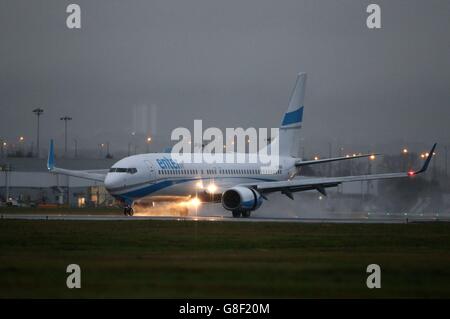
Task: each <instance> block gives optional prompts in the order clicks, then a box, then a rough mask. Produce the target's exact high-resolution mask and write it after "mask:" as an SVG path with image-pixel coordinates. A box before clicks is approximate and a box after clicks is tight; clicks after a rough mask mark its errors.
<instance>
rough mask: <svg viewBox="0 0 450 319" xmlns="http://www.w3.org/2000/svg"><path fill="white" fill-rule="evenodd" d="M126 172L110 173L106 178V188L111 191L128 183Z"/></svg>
mask: <svg viewBox="0 0 450 319" xmlns="http://www.w3.org/2000/svg"><path fill="white" fill-rule="evenodd" d="M124 175H125V174H118V173H108V174H106V178H105V188H106V189H107V190H108V191H109V192H111V191H114V190H116V189H117V188H120V187H123V186H125V184H126V177H125V176H124Z"/></svg>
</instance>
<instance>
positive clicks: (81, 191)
mask: <svg viewBox="0 0 450 319" xmlns="http://www.w3.org/2000/svg"><path fill="white" fill-rule="evenodd" d="M114 162H115V160H111V159H58V163H61V165H63V166H64V167H70V168H73V169H87V168H89V169H105V168H106V169H107V168H109V167H110V166H111V165H112V164H113V163H114ZM7 201H8V203H9V204H11V205H18V206H20V205H24V206H29V205H41V206H45V205H47V206H54V205H69V206H71V207H96V206H109V205H113V204H114V199H113V198H112V197H111V196H110V195H109V194H108V192H107V191H106V189H105V188H104V187H103V185H102V183H100V182H96V181H91V180H86V179H81V178H76V177H70V176H63V175H58V174H52V173H49V172H48V171H47V169H46V161H45V160H44V159H36V158H6V159H2V162H1V163H0V202H3V203H5V202H7Z"/></svg>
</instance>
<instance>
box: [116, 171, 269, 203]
mask: <svg viewBox="0 0 450 319" xmlns="http://www.w3.org/2000/svg"><path fill="white" fill-rule="evenodd" d="M225 178H233V177H225ZM235 178H248V179H255V180H259V181H264V182H273V181H274V180H273V179H267V178H254V177H235ZM219 179H220V178H219ZM197 180H202V181H204V180H212V178H188V179H172V180H163V181H160V182H157V183H155V184H151V185H148V186H144V187H142V188H138V189H135V190H132V191H129V192H126V193H122V194H117V195H116V194H114V195H113V196H114V197H116V198H120V199H122V200H124V201H126V202H130V201H132V200H133V199H135V198H141V197H145V196H148V195H150V194H152V193H155V192H157V191H159V190H161V189H164V188H167V187H170V186H173V185H176V184H181V183H186V182H191V181H197ZM215 180H218V178H215ZM131 187H132V186H131Z"/></svg>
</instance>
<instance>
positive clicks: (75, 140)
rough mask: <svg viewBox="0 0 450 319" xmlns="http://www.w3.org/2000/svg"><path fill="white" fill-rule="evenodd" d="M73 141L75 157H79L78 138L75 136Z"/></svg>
mask: <svg viewBox="0 0 450 319" xmlns="http://www.w3.org/2000/svg"><path fill="white" fill-rule="evenodd" d="M73 142H74V144H75V158H78V140H77V139H76V138H75V139H74V140H73Z"/></svg>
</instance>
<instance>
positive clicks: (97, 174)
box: [47, 140, 108, 183]
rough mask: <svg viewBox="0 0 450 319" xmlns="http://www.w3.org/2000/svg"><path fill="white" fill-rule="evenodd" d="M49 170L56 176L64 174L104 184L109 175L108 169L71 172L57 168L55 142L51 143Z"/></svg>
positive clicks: (48, 161) (48, 160)
mask: <svg viewBox="0 0 450 319" xmlns="http://www.w3.org/2000/svg"><path fill="white" fill-rule="evenodd" d="M47 168H48V170H49V172H51V173H54V174H62V175H67V176H73V177H78V178H83V179H89V180H93V181H97V182H102V183H103V182H104V181H105V177H106V174H107V173H108V170H107V169H103V170H86V171H80V170H70V169H64V168H59V167H56V166H55V151H54V147H53V140H51V141H50V150H49V151H48V159H47Z"/></svg>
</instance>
